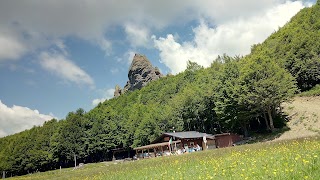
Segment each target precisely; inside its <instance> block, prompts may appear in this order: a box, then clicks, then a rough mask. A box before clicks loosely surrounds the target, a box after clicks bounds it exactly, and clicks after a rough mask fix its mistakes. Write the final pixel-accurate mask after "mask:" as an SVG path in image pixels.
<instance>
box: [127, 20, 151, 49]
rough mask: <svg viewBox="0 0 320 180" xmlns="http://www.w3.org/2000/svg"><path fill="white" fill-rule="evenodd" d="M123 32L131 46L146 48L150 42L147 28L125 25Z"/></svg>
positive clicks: (131, 24)
mask: <svg viewBox="0 0 320 180" xmlns="http://www.w3.org/2000/svg"><path fill="white" fill-rule="evenodd" d="M125 32H126V34H127V39H128V40H129V42H130V44H131V46H133V47H138V46H143V47H148V44H149V42H150V32H149V29H148V28H146V27H144V26H141V25H137V24H133V23H127V24H125Z"/></svg>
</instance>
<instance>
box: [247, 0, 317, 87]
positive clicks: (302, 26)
mask: <svg viewBox="0 0 320 180" xmlns="http://www.w3.org/2000/svg"><path fill="white" fill-rule="evenodd" d="M319 17H320V5H319V1H318V2H317V4H316V5H314V6H312V7H310V8H304V9H303V10H301V11H300V12H299V13H298V14H297V15H295V16H294V17H293V18H292V19H291V21H290V22H289V23H287V24H286V25H285V26H284V27H282V28H281V29H279V30H278V31H277V32H275V33H273V34H272V35H271V36H270V37H269V38H268V39H267V40H266V41H264V42H263V43H262V44H258V45H254V46H253V47H252V51H251V52H252V53H251V54H250V55H249V56H251V57H254V58H256V57H268V58H270V59H274V60H277V62H278V63H279V64H280V65H281V66H283V67H285V68H286V69H287V70H288V71H289V72H290V73H291V74H292V76H293V77H295V79H296V81H297V85H298V87H299V88H300V90H302V91H305V90H308V89H310V88H312V87H313V86H315V85H316V84H319V83H320V41H319V39H320V18H319Z"/></svg>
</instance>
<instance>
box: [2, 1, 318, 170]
mask: <svg viewBox="0 0 320 180" xmlns="http://www.w3.org/2000/svg"><path fill="white" fill-rule="evenodd" d="M319 17H320V1H318V2H317V4H316V5H314V6H313V7H311V8H305V9H303V10H301V11H300V12H299V13H298V14H297V15H296V16H294V17H293V18H292V19H291V21H290V22H289V23H287V24H286V25H285V26H284V27H283V28H281V29H279V30H278V31H276V32H274V33H273V34H272V35H271V36H270V37H269V38H268V39H267V40H266V41H265V42H263V43H261V44H258V45H254V46H253V47H252V53H251V54H250V55H248V56H245V57H229V56H227V55H222V56H219V57H218V58H217V59H215V60H213V62H212V64H211V66H210V67H209V68H203V67H201V66H199V65H198V64H196V63H193V62H188V67H187V69H186V70H185V71H184V72H182V73H180V74H178V75H175V76H171V75H169V76H166V77H163V78H161V79H159V80H157V81H153V82H151V83H149V84H148V85H147V86H146V87H144V88H142V89H141V90H136V91H133V92H127V93H126V94H123V95H121V96H119V97H117V98H113V99H110V100H107V101H105V102H104V103H100V104H99V105H98V106H97V107H95V108H94V109H92V110H91V111H89V112H84V110H83V109H81V108H80V109H78V110H76V111H75V112H70V113H69V114H68V115H67V116H66V118H65V119H64V120H60V121H57V120H55V119H53V120H51V121H48V122H46V123H44V125H43V126H41V127H33V128H32V129H30V130H26V131H23V132H20V133H17V134H14V135H10V136H7V137H4V138H1V139H0V171H7V172H8V173H10V174H13V175H20V174H25V173H29V172H35V171H45V170H50V169H55V168H58V167H59V166H62V167H68V166H72V165H73V164H74V155H76V156H77V159H78V162H85V163H88V162H98V161H103V160H109V159H110V158H111V151H110V150H111V149H113V148H125V149H129V148H131V147H136V146H140V145H145V144H148V143H150V141H152V140H154V139H155V138H156V137H157V136H159V135H160V134H161V133H162V132H165V131H172V129H173V128H174V129H175V130H176V131H189V130H196V131H201V132H207V133H212V134H216V133H222V132H236V133H240V134H243V135H245V136H248V135H249V134H250V132H253V131H270V132H271V131H273V130H274V129H275V128H280V127H282V125H283V123H282V121H281V118H280V116H281V111H280V108H279V107H280V104H281V103H282V102H284V101H287V100H289V99H290V98H291V97H292V96H293V95H294V94H295V93H298V92H299V91H305V90H308V89H310V88H312V87H314V86H315V85H316V84H319V83H320V18H319Z"/></svg>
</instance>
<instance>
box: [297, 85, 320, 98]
mask: <svg viewBox="0 0 320 180" xmlns="http://www.w3.org/2000/svg"><path fill="white" fill-rule="evenodd" d="M299 96H320V84H317V85H316V86H314V87H313V88H312V89H310V90H308V91H305V92H302V93H300V94H299Z"/></svg>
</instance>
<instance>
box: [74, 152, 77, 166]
mask: <svg viewBox="0 0 320 180" xmlns="http://www.w3.org/2000/svg"><path fill="white" fill-rule="evenodd" d="M74 167H75V168H76V167H77V157H76V154H74Z"/></svg>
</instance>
